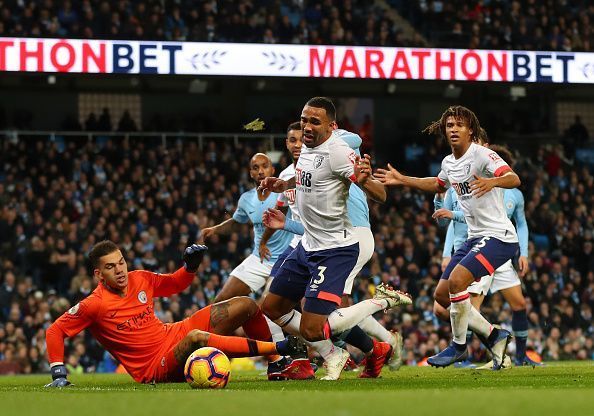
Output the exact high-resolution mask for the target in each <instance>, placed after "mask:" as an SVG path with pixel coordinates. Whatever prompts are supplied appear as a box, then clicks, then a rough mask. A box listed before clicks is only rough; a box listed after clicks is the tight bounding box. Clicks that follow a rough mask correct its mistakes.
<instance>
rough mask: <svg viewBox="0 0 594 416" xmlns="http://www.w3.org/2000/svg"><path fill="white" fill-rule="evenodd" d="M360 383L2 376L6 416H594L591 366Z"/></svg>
mask: <svg viewBox="0 0 594 416" xmlns="http://www.w3.org/2000/svg"><path fill="white" fill-rule="evenodd" d="M357 374H358V373H353V372H345V373H343V378H342V379H341V380H340V381H338V382H323V381H320V380H315V381H300V382H299V381H290V382H269V381H267V380H266V379H265V377H264V376H261V375H259V374H257V373H255V372H239V371H238V372H235V373H233V374H232V375H231V381H230V382H229V384H228V386H227V387H226V388H225V389H223V390H192V389H190V388H189V387H188V386H187V385H186V384H183V383H182V384H159V385H157V386H151V385H141V384H137V383H134V382H133V381H132V380H131V379H130V377H128V376H123V375H112V374H101V375H83V376H78V377H77V376H73V377H71V380H72V382H73V383H75V385H76V386H75V387H72V388H68V389H64V390H61V391H59V390H49V389H44V388H43V387H42V386H43V384H45V383H47V382H48V378H49V376H3V377H0V415H15V416H17V415H18V416H22V415H77V416H86V415H102V416H115V415H126V416H133V415H142V416H147V415H158V416H171V415H188V416H202V415H229V416H232V415H278V416H282V415H302V416H314V415H325V416H329V415H336V416H349V415H353V416H355V415H361V416H372V415H373V416H375V415H394V416H408V415H430V416H442V415H443V416H449V415H453V416H458V415H475V416H489V415H496V416H515V415H522V416H523V415H560V416H579V415H594V362H592V361H589V362H581V363H578V362H571V363H552V364H548V365H547V366H546V367H544V368H535V369H532V368H527V367H523V368H512V369H510V370H504V371H500V372H491V371H478V370H467V369H455V368H447V369H434V368H416V367H403V368H402V369H401V370H400V371H398V372H390V371H389V370H388V369H387V368H385V369H384V372H383V376H382V378H381V379H376V380H361V379H358V378H357ZM319 376H320V375H319V374H318V377H319Z"/></svg>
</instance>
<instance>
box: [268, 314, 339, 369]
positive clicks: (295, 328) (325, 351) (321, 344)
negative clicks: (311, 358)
mask: <svg viewBox="0 0 594 416" xmlns="http://www.w3.org/2000/svg"><path fill="white" fill-rule="evenodd" d="M275 322H276V323H277V324H278V325H280V327H282V329H283V330H284V331H286V332H287V333H288V334H291V335H295V336H297V337H299V338H301V340H302V341H304V342H305V345H307V346H308V347H311V348H313V349H314V350H316V352H317V353H318V354H320V355H321V356H322V358H323V359H324V360H326V359H327V357H329V356H330V355H332V353H334V351H335V350H336V347H334V344H333V343H332V341H330V340H329V339H324V340H322V341H315V342H309V341H306V340H305V339H304V338H303V337H302V336H301V334H300V333H299V326H300V325H301V312H299V311H296V310H292V311H291V312H289V313H287V314H286V315H283V316H281V317H280V318H278V319H277V320H276V321H275Z"/></svg>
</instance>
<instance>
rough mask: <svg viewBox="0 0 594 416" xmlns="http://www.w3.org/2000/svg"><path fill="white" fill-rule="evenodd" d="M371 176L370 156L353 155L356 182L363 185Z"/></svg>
mask: <svg viewBox="0 0 594 416" xmlns="http://www.w3.org/2000/svg"><path fill="white" fill-rule="evenodd" d="M371 176H372V171H371V156H369V155H368V154H365V155H363V157H361V156H355V177H356V178H357V182H358V183H359V184H361V185H363V184H364V183H365V182H367V180H368V179H369V178H371Z"/></svg>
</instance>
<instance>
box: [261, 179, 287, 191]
mask: <svg viewBox="0 0 594 416" xmlns="http://www.w3.org/2000/svg"><path fill="white" fill-rule="evenodd" d="M287 189H288V184H287V181H283V180H282V179H280V178H275V177H274V176H269V177H268V178H264V179H262V180H261V181H260V185H259V186H258V193H260V194H263V193H264V192H265V191H271V192H275V193H277V194H279V193H281V192H283V191H286V190H287Z"/></svg>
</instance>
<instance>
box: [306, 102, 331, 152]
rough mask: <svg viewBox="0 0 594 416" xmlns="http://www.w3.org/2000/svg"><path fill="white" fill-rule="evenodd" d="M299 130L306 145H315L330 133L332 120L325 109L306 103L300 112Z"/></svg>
mask: <svg viewBox="0 0 594 416" xmlns="http://www.w3.org/2000/svg"><path fill="white" fill-rule="evenodd" d="M301 130H302V131H303V143H304V144H305V145H306V146H307V147H316V146H318V145H319V144H321V143H323V142H324V141H325V140H326V139H327V138H329V137H330V135H331V134H332V130H333V121H332V120H330V119H329V118H328V114H326V110H325V109H323V108H319V107H310V106H308V105H306V106H305V107H303V111H302V112H301Z"/></svg>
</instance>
